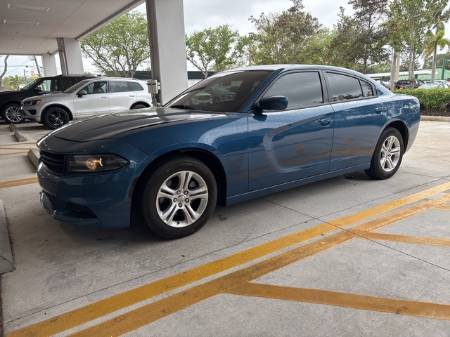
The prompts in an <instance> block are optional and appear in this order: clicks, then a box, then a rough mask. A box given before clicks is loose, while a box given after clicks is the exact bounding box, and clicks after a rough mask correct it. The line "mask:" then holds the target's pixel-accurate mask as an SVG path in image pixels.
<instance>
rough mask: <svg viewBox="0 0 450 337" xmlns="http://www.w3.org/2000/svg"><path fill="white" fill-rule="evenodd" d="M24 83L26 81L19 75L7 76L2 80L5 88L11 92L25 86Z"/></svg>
mask: <svg viewBox="0 0 450 337" xmlns="http://www.w3.org/2000/svg"><path fill="white" fill-rule="evenodd" d="M26 82H27V81H26V79H25V78H24V77H21V76H19V75H14V76H7V77H5V79H4V83H5V87H6V88H9V89H11V90H19V89H20V86H21V85H23V84H25V83H26Z"/></svg>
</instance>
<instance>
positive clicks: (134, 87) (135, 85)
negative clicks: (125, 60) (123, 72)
mask: <svg viewBox="0 0 450 337" xmlns="http://www.w3.org/2000/svg"><path fill="white" fill-rule="evenodd" d="M127 83H128V91H143V90H144V88H143V87H142V86H141V85H140V84H139V83H137V82H127Z"/></svg>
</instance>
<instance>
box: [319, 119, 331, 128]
mask: <svg viewBox="0 0 450 337" xmlns="http://www.w3.org/2000/svg"><path fill="white" fill-rule="evenodd" d="M330 123H331V121H330V120H329V119H326V118H323V119H319V124H320V125H322V126H328V125H330Z"/></svg>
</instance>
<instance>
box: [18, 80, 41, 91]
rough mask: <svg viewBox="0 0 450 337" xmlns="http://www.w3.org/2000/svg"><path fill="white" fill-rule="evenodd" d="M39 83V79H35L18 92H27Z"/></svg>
mask: <svg viewBox="0 0 450 337" xmlns="http://www.w3.org/2000/svg"><path fill="white" fill-rule="evenodd" d="M40 81H41V79H40V78H38V79H35V80H34V81H31V82H30V83H28V84H27V85H26V86H24V87H23V88H22V89H20V90H28V89H31V88H32V87H34V86H35V85H36V84H38V82H40Z"/></svg>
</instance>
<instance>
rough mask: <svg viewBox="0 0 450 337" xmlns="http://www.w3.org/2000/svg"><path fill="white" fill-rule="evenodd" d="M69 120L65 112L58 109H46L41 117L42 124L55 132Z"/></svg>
mask: <svg viewBox="0 0 450 337" xmlns="http://www.w3.org/2000/svg"><path fill="white" fill-rule="evenodd" d="M69 120H70V118H69V114H68V113H67V111H66V110H64V109H63V108H60V107H51V108H48V109H47V110H46V111H45V112H44V115H43V116H42V122H43V124H44V125H45V126H46V127H47V128H49V129H51V130H55V129H57V128H60V127H61V126H63V125H64V124H67V123H69Z"/></svg>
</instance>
